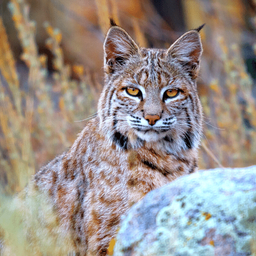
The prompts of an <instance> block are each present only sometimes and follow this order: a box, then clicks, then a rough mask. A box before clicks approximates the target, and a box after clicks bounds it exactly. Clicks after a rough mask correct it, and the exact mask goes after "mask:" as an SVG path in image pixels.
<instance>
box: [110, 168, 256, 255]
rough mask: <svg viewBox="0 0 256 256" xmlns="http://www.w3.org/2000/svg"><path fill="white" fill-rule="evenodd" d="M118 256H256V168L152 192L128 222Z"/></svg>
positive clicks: (200, 175)
mask: <svg viewBox="0 0 256 256" xmlns="http://www.w3.org/2000/svg"><path fill="white" fill-rule="evenodd" d="M114 255H115V256H121V255H125V256H129V255H136V256H140V255H143V256H144V255H147V256H149V255H150V256H153V255H157V256H160V255H175V256H190V255H193V256H211V255H217V256H224V255H225V256H226V255H230V256H247V255H256V166H253V167H247V168H237V169H214V170H208V171H200V172H197V173H195V174H191V175H188V176H184V177H181V178H179V179H177V180H175V181H174V182H172V183H170V184H168V185H166V186H164V187H162V188H160V189H157V190H154V191H152V192H150V193H148V194H147V195H146V196H145V198H144V199H143V200H142V201H140V202H139V203H137V204H136V205H134V206H133V207H132V208H131V210H130V211H129V212H128V214H127V215H126V216H125V217H124V218H123V220H122V223H121V228H120V230H119V232H118V235H117V238H116V245H115V249H114Z"/></svg>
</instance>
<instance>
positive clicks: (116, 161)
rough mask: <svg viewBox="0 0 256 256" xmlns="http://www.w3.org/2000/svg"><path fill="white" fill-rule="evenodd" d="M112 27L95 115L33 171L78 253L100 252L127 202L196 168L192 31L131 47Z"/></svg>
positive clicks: (197, 48) (198, 117)
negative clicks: (164, 42)
mask: <svg viewBox="0 0 256 256" xmlns="http://www.w3.org/2000/svg"><path fill="white" fill-rule="evenodd" d="M112 25H113V27H112V28H110V30H109V32H108V34H107V36H106V40H105V43H104V70H105V86H104V88H103V92H102V94H101V97H100V100H99V105H98V116H97V117H96V118H94V119H92V120H91V121H89V122H88V123H87V125H86V127H85V128H84V129H83V131H82V132H81V133H80V134H79V136H78V138H77V139H76V141H75V142H74V144H73V145H72V147H71V148H70V149H69V150H68V151H67V152H65V153H63V154H62V155H60V156H58V157H56V158H55V159H54V160H52V161H51V162H50V163H49V164H48V165H46V166H45V167H43V168H41V169H40V171H39V172H38V173H37V174H36V175H35V177H34V182H35V184H36V188H37V189H39V191H40V193H41V191H46V192H47V193H48V194H49V196H50V199H51V202H52V204H53V205H54V209H56V213H57V217H58V222H59V223H60V229H61V230H60V232H59V233H60V234H68V235H69V236H70V237H71V238H72V242H73V245H74V249H73V252H72V254H74V253H75V254H77V255H81V256H82V255H83V256H84V255H86V256H92V255H98V256H105V255H107V248H108V245H109V242H110V241H111V239H112V238H113V237H115V234H116V232H117V228H118V225H119V223H120V219H121V216H122V215H123V214H125V213H126V212H127V211H128V209H129V208H130V207H131V206H132V205H133V204H134V203H136V202H138V201H139V200H141V199H142V198H143V197H144V196H145V195H146V193H148V192H149V191H151V190H153V189H156V188H159V187H160V186H163V185H165V184H167V183H168V182H170V181H173V180H174V179H176V178H177V177H179V176H181V175H184V174H189V173H192V172H194V171H195V170H196V169H197V148H198V145H199V142H200V137H201V131H202V110H201V105H200V101H199V98H198V95H197V88H196V77H197V74H198V69H199V63H200V56H201V53H202V46H201V41H200V36H199V33H198V31H197V30H192V31H189V32H187V33H185V34H184V35H183V36H181V37H180V38H179V39H178V40H177V41H176V42H174V44H172V45H171V47H170V48H169V49H167V50H159V49H145V48H139V47H138V46H137V45H136V43H135V42H134V41H133V40H132V39H131V37H130V36H129V35H128V34H127V33H126V32H125V31H124V30H123V29H121V28H119V27H117V26H116V25H115V24H114V23H113V22H112ZM199 29H200V28H199ZM199 29H198V30H199Z"/></svg>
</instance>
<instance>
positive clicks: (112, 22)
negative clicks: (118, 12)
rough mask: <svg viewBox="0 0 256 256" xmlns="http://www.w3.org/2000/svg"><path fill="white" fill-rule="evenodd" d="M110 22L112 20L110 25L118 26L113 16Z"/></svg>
mask: <svg viewBox="0 0 256 256" xmlns="http://www.w3.org/2000/svg"><path fill="white" fill-rule="evenodd" d="M109 22H110V27H115V26H117V24H116V22H115V21H114V19H113V18H110V19H109Z"/></svg>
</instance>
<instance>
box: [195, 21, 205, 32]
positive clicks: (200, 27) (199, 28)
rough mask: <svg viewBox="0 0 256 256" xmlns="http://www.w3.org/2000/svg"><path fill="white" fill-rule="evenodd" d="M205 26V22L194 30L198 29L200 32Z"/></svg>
mask: <svg viewBox="0 0 256 256" xmlns="http://www.w3.org/2000/svg"><path fill="white" fill-rule="evenodd" d="M204 26H205V23H204V24H203V25H201V26H199V27H198V28H195V29H194V30H195V31H197V32H198V33H199V32H200V30H201V29H202V28H203V27H204Z"/></svg>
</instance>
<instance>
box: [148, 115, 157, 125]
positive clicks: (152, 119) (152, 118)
mask: <svg viewBox="0 0 256 256" xmlns="http://www.w3.org/2000/svg"><path fill="white" fill-rule="evenodd" d="M145 119H146V120H147V121H148V123H149V124H150V125H154V124H155V123H156V121H157V120H159V119H160V116H159V115H146V116H145Z"/></svg>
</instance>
